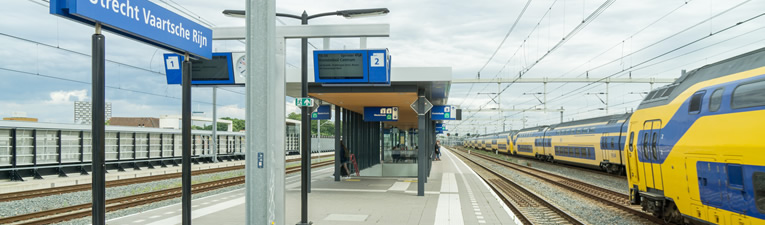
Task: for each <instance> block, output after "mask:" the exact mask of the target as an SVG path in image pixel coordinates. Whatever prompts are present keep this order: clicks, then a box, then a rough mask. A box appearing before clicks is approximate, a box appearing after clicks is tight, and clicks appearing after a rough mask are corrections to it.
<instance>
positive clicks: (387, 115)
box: [364, 106, 398, 122]
mask: <svg viewBox="0 0 765 225" xmlns="http://www.w3.org/2000/svg"><path fill="white" fill-rule="evenodd" d="M364 121H366V122H386V121H398V107H395V106H392V107H364Z"/></svg>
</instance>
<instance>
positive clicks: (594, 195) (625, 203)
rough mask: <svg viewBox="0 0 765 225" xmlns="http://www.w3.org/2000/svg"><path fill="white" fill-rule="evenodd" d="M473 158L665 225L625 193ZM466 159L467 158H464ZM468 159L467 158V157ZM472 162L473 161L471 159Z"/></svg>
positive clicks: (538, 171)
mask: <svg viewBox="0 0 765 225" xmlns="http://www.w3.org/2000/svg"><path fill="white" fill-rule="evenodd" d="M453 152H460V154H467V153H466V152H463V151H453ZM471 155H472V156H476V157H479V158H481V159H484V160H487V161H490V162H493V163H496V164H499V165H502V166H505V167H507V168H509V169H512V170H515V171H518V172H521V173H524V174H527V175H529V176H532V177H535V178H538V179H540V180H542V181H544V182H547V183H550V184H553V185H555V186H558V187H561V188H563V189H566V190H569V191H572V192H575V193H578V194H580V195H582V196H584V197H586V198H589V199H592V200H595V201H597V202H599V203H602V204H604V205H606V206H609V207H613V208H615V209H617V210H620V211H622V212H625V213H628V214H631V215H635V216H638V217H640V218H643V219H646V220H648V221H650V222H654V223H657V224H663V223H664V221H662V220H661V219H658V218H656V217H653V216H652V215H650V214H647V213H645V212H643V211H642V210H641V209H640V207H639V206H633V205H630V203H629V196H628V195H626V194H623V193H619V192H615V191H611V190H608V189H605V188H601V187H598V186H595V185H591V184H588V183H585V182H581V181H578V180H574V179H571V178H567V177H563V176H560V175H557V174H553V173H548V172H545V171H542V170H538V169H534V168H530V167H525V166H521V165H517V164H514V163H511V162H507V161H504V160H500V159H496V158H493V157H489V156H485V155H482V154H471ZM463 157H465V156H463ZM466 158H467V157H466ZM469 160H471V161H472V159H469Z"/></svg>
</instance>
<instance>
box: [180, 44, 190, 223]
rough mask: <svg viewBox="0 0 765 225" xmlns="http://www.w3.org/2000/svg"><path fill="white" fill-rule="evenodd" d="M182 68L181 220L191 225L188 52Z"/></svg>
mask: <svg viewBox="0 0 765 225" xmlns="http://www.w3.org/2000/svg"><path fill="white" fill-rule="evenodd" d="M181 69H182V74H183V75H182V77H183V80H182V82H183V83H182V85H181V88H182V91H181V92H182V93H183V94H182V95H183V96H182V97H181V98H182V100H181V102H182V104H181V108H182V109H181V136H182V138H181V139H182V140H181V158H182V159H181V192H182V194H181V208H182V209H181V211H182V215H181V221H182V223H183V225H191V57H189V54H186V57H185V58H184V60H183V66H181Z"/></svg>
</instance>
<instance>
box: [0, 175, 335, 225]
mask: <svg viewBox="0 0 765 225" xmlns="http://www.w3.org/2000/svg"><path fill="white" fill-rule="evenodd" d="M333 163H334V161H325V162H320V163H315V164H312V165H311V168H316V167H322V166H327V165H330V164H333ZM299 171H300V168H299V166H298V167H297V168H296V167H290V168H288V169H287V170H286V174H291V173H296V172H299ZM244 181H245V177H244V176H239V177H233V178H228V179H222V180H217V181H210V182H205V183H200V184H195V185H192V186H191V191H192V194H198V193H202V192H206V191H212V190H216V189H221V188H225V187H230V186H235V185H240V184H244ZM181 195H182V190H181V187H177V188H171V189H166V190H160V191H154V192H148V193H143V194H138V195H131V196H125V197H121V198H114V199H108V200H106V212H112V211H116V210H120V209H126V208H131V207H135V206H140V205H145V204H149V203H153V202H158V201H163V200H168V199H173V198H179V197H181ZM91 208H92V203H86V204H80V205H74V206H69V207H64V208H58V209H52V210H46V211H40V212H34V213H29V214H24V215H18V216H10V217H5V218H0V224H51V223H58V222H62V221H69V220H72V219H77V218H83V217H87V216H90V215H91Z"/></svg>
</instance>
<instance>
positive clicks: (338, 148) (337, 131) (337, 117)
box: [335, 105, 343, 181]
mask: <svg viewBox="0 0 765 225" xmlns="http://www.w3.org/2000/svg"><path fill="white" fill-rule="evenodd" d="M340 111H341V109H340V106H339V105H335V181H340V176H342V175H343V173H342V171H340V170H341V169H342V168H340V167H341V166H340V163H341V162H340V160H341V158H342V156H341V155H340V154H343V147H342V146H341V145H340V137H342V134H341V133H340V126H342V125H340V124H341V121H340Z"/></svg>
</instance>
